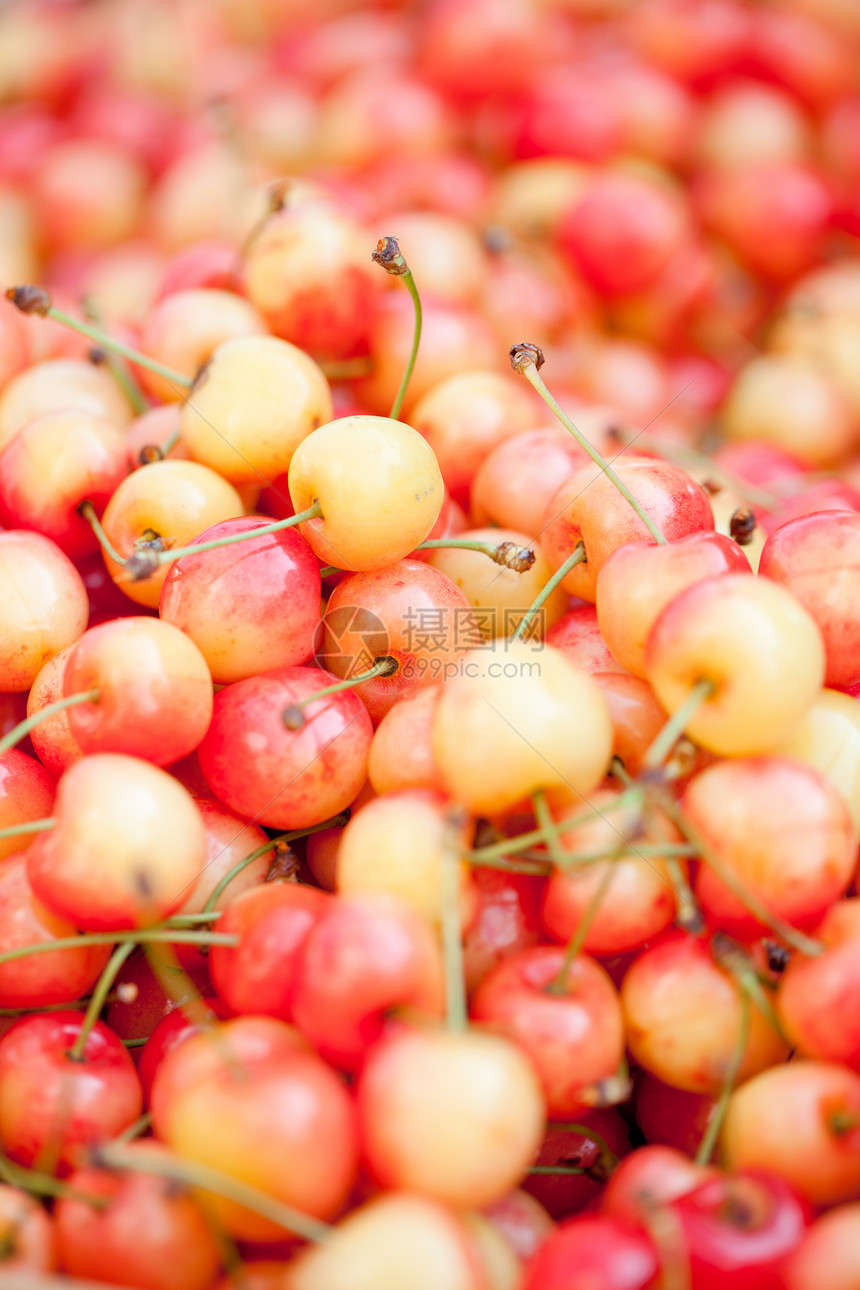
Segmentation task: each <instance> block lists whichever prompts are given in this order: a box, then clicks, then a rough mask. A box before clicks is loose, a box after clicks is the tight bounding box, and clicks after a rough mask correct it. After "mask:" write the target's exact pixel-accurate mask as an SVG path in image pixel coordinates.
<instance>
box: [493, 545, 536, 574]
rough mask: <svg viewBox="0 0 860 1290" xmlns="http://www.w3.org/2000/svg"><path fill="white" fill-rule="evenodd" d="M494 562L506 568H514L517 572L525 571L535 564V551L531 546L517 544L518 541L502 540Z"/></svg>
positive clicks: (497, 548)
mask: <svg viewBox="0 0 860 1290" xmlns="http://www.w3.org/2000/svg"><path fill="white" fill-rule="evenodd" d="M493 562H494V563H495V564H500V565H501V566H502V567H503V568H504V569H513V571H514V572H515V573H525V571H526V570H527V569H530V568H531V567H532V565H533V564H534V562H535V553H534V551H532V549H531V548H530V547H527V546H517V544H516V542H500V543H499V545H498V546H497V547H496V553H495V555H494V556H493Z"/></svg>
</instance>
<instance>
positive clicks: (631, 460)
mask: <svg viewBox="0 0 860 1290" xmlns="http://www.w3.org/2000/svg"><path fill="white" fill-rule="evenodd" d="M615 471H616V474H618V475H619V476H620V478H621V479H622V480H623V481H624V483H625V484H626V485H627V487H628V488H629V489H630V491H631V492H632V493H633V495H634V497H635V498H636V500H637V501H638V502H639V504H640V506H642V508H643V509H644V510H645V511H646V513H647V514H648V516H649V517H650V518H651V520H652V521H653V522H654V523H655V524H656V526H657V528H658V529H659V530H660V532H661V533H662V534H663V536H664V537H665V538H666V540H667V541H669V542H674V541H676V540H677V539H678V538H680V537H684V536H686V535H687V534H689V533H696V532H699V531H700V530H703V529H704V530H713V527H714V517H713V514H712V512H711V507H710V503H709V501H708V497H707V494H706V493H705V491H704V489H703V488H702V487H701V486H700V485H699V484H697V483H695V482H694V480H692V479H691V478H690V477H689V475H687V474H686V473H685V472H684V471H683V470H681V469H680V468H679V467H678V466H673V465H672V464H671V463H670V462H664V461H656V460H655V459H653V458H650V457H624V458H622V459H621V461H620V462H619V463H618V464H617V466H616V467H615ZM648 537H650V534H649V533H648V530H647V529H646V528H645V525H644V524H643V523H642V521H641V519H640V518H639V516H638V515H637V514H636V512H635V511H634V510H633V509H632V507H631V506H630V505H629V503H628V502H627V501H626V500H625V498H624V497H623V496H622V495H621V493H619V492H618V490H617V488H616V487H615V485H614V484H613V483H612V481H611V480H610V479H608V478H607V477H606V476H605V475H604V474H603V473H602V472H601V471H600V470H599V469H598V468H597V466H595V465H594V464H593V463H591V462H589V463H588V465H586V466H580V467H579V469H577V470H574V472H573V474H571V475H570V476H569V477H568V478H567V480H566V481H565V482H564V483H563V484H562V485H561V487H560V488H559V489H558V490H557V491H556V492H555V493H554V494H553V496H552V497H551V498H550V500H549V502H548V503H547V507H546V510H545V511H544V515H543V520H542V526H541V537H540V543H541V548H542V549H543V551H544V553H545V555H546V557H547V559H548V560H549V562H550V564H551V565H552V567H553V568H554V569H557V568H559V566H560V565H562V564H563V563H564V561H565V560H566V559H567V558H568V556H569V555H570V554H571V552H572V551H573V549H574V547H575V546H576V544H577V542H580V541H581V542H583V544H584V546H585V561H584V562H583V563H582V564H579V565H577V566H576V567H575V568H573V569H571V571H570V573H568V574H567V575H566V576H565V578H564V580H563V582H562V586H563V587H565V588H566V589H567V590H568V591H569V592H570V593H571V595H574V596H580V597H581V598H582V599H583V600H590V601H592V602H593V601H594V599H595V596H596V591H597V575H598V574H599V573H600V570H601V568H602V566H603V564H604V563H605V561H606V560H607V559H608V557H609V556H610V555H611V554H612V552H613V551H615V550H617V549H618V547H620V546H623V545H624V544H625V543H627V542H636V541H641V540H642V539H646V538H648Z"/></svg>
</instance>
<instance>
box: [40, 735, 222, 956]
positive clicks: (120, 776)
mask: <svg viewBox="0 0 860 1290" xmlns="http://www.w3.org/2000/svg"><path fill="white" fill-rule="evenodd" d="M54 816H55V818H56V821H57V823H56V825H55V827H54V828H53V829H52V830H51V831H50V832H49V833H43V834H42V835H40V837H39V838H38V839H37V841H36V842H34V843H33V845H32V846H31V847H30V848H29V850H28V852H27V875H28V878H29V880H30V883H31V885H32V887H33V891H34V893H35V894H36V896H37V897H38V899H40V900H41V901H42V902H43V903H44V904H46V905H47V906H48V908H49V909H51V910H52V911H53V912H55V913H56V914H58V915H59V916H60V917H61V918H67V919H69V920H70V921H71V922H72V923H74V925H75V926H76V927H81V928H86V929H87V930H90V931H109V930H111V929H113V928H123V927H140V926H146V925H148V924H149V923H156V922H159V921H160V920H161V919H162V918H165V917H166V916H167V915H168V914H170V913H172V912H173V911H174V910H175V909H177V908H178V907H179V905H181V903H182V901H183V900H184V899H185V896H186V894H187V891H188V889H189V888H190V887H191V886H193V884H194V883H195V882H196V880H197V877H198V875H199V873H200V871H201V869H202V868H203V865H204V863H205V859H206V834H205V831H204V828H203V821H202V820H201V818H200V812H199V811H198V810H197V807H196V806H195V805H194V801H193V799H192V798H191V796H190V795H189V794H188V793H187V792H186V790H185V789H184V788H183V787H182V785H181V784H179V783H178V782H177V781H176V780H175V779H173V778H172V777H171V776H170V775H168V774H167V773H166V772H165V771H163V770H160V769H158V767H156V766H152V765H150V763H149V762H146V761H140V760H139V759H138V758H136V757H127V756H125V755H123V754H121V753H93V754H91V755H90V756H88V757H85V758H83V759H82V760H81V761H79V762H76V763H75V764H74V765H73V766H70V767H69V769H68V770H67V771H66V772H65V774H64V775H63V778H62V780H61V781H60V785H59V788H58V791H57V801H56V804H55V807H54Z"/></svg>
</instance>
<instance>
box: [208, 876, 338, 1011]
mask: <svg viewBox="0 0 860 1290" xmlns="http://www.w3.org/2000/svg"><path fill="white" fill-rule="evenodd" d="M331 904H332V898H331V897H330V896H328V895H327V894H326V893H325V892H322V891H319V890H318V889H317V888H316V887H306V886H304V885H299V884H298V883H267V884H264V885H263V886H262V887H254V888H252V889H251V890H249V891H245V892H243V893H242V894H241V895H240V896H238V897H237V898H236V899H235V900H234V901H233V903H232V904H231V906H230V908H229V909H228V910H227V911H226V913H225V914H224V917H223V918H221V919H220V920H219V923H218V928H219V931H220V930H223V929H224V928H225V927H226V929H227V932H228V933H232V934H234V935H238V937H239V944H238V945H236V946H235V947H233V946H226V945H213V947H212V950H211V952H210V955H209V963H210V970H211V973H212V983H213V985H214V986H215V988H216V990H217V991H218V993H219V995H220V996H221V998H222V999H223V1001H224V1002H225V1003H226V1004H227V1005H228V1007H229V1008H230V1009H231V1011H232V1012H234V1013H254V1014H258V1015H260V1014H261V1015H263V1016H267V1017H278V1018H280V1019H281V1020H282V1021H292V1019H293V1013H292V999H293V994H294V993H295V988H296V980H297V976H298V973H299V972H300V970H301V957H302V952H303V949H304V945H305V942H306V940H307V938H308V935H309V934H310V932H311V930H312V929H313V928H314V927H315V926H316V925H317V923H318V922H319V921H320V919H321V918H324V917H325V916H326V915H327V914H328V912H329V910H330V908H331Z"/></svg>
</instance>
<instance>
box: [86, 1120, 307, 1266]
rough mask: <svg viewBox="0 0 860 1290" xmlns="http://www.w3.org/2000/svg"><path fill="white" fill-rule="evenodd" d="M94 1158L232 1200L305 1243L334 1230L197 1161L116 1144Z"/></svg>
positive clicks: (100, 1148) (111, 1166)
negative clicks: (144, 1152) (162, 1155)
mask: <svg viewBox="0 0 860 1290" xmlns="http://www.w3.org/2000/svg"><path fill="white" fill-rule="evenodd" d="M94 1156H95V1161H96V1163H97V1164H99V1165H104V1166H106V1167H107V1168H108V1169H120V1170H127V1171H133V1172H137V1173H146V1174H155V1175H156V1176H157V1177H160V1178H173V1179H175V1180H176V1181H177V1182H183V1183H187V1184H188V1186H189V1187H199V1188H200V1189H201V1190H202V1191H208V1192H212V1193H214V1194H215V1195H216V1196H221V1197H223V1199H224V1200H229V1201H232V1202H233V1204H235V1205H242V1206H244V1208H245V1209H250V1210H253V1212H254V1213H255V1214H259V1215H260V1216H261V1217H262V1218H265V1219H268V1221H269V1222H270V1223H274V1224H275V1225H276V1226H278V1227H282V1228H284V1229H285V1230H286V1231H288V1232H293V1233H295V1234H296V1235H297V1236H301V1237H302V1238H303V1239H304V1240H306V1241H313V1242H318V1241H323V1240H325V1238H326V1237H327V1236H328V1234H329V1231H330V1230H331V1229H330V1228H329V1226H328V1224H327V1223H321V1222H320V1221H319V1219H317V1218H312V1217H311V1216H310V1214H305V1213H303V1212H302V1211H301V1210H298V1209H294V1208H293V1206H292V1205H285V1204H283V1202H282V1201H279V1200H275V1199H274V1197H272V1196H267V1195H266V1193H265V1192H262V1191H259V1190H258V1189H257V1188H256V1187H251V1186H250V1185H249V1184H248V1183H246V1182H243V1181H242V1180H241V1178H233V1177H231V1176H230V1175H229V1174H224V1173H221V1171H220V1170H218V1169H212V1168H210V1167H209V1166H208V1165H203V1164H200V1163H199V1162H198V1161H196V1160H188V1159H185V1158H183V1157H182V1156H171V1157H170V1158H169V1159H163V1158H161V1157H160V1156H155V1155H152V1156H150V1155H142V1154H141V1155H139V1156H138V1155H136V1154H132V1153H131V1152H128V1151H126V1150H124V1149H123V1148H122V1147H117V1146H115V1145H114V1144H113V1143H105V1144H104V1145H101V1144H100V1145H99V1146H97V1147H96V1148H95V1150H94Z"/></svg>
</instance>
